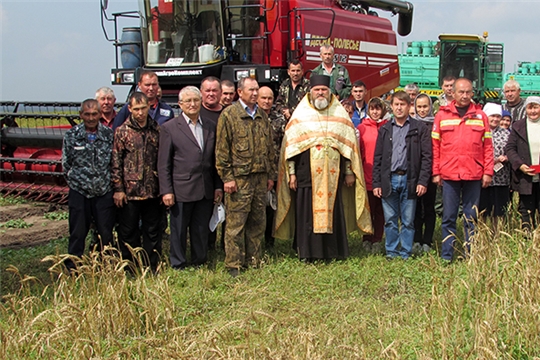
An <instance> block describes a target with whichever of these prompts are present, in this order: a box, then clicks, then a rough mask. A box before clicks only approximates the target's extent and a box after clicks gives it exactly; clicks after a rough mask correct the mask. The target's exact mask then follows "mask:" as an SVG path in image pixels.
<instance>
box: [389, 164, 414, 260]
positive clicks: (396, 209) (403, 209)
mask: <svg viewBox="0 0 540 360" xmlns="http://www.w3.org/2000/svg"><path fill="white" fill-rule="evenodd" d="M390 181H391V184H392V193H391V194H390V195H388V196H387V197H384V198H383V199H382V205H383V212H384V220H385V223H384V232H385V233H386V255H387V256H389V257H396V256H401V257H402V258H404V259H407V258H409V256H411V252H412V246H413V240H414V213H415V211H416V199H407V175H397V174H392V178H391V180H390ZM399 220H401V231H400V229H399V223H398V221H399ZM399 245H401V249H399V250H398V246H399Z"/></svg>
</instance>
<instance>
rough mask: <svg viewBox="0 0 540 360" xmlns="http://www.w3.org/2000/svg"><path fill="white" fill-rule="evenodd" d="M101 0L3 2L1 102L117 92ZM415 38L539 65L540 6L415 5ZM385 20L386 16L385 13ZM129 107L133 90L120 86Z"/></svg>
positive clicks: (115, 6)
mask: <svg viewBox="0 0 540 360" xmlns="http://www.w3.org/2000/svg"><path fill="white" fill-rule="evenodd" d="M99 1H100V0H94V1H82V0H71V1H25V0H17V1H7V0H0V48H1V59H0V67H1V69H2V71H1V74H0V83H1V84H2V87H1V89H0V100H2V101H7V100H21V101H22V100H26V101H39V100H42V101H53V100H57V101H81V100H83V99H85V98H88V97H92V96H93V94H94V91H95V90H96V89H97V88H99V87H101V86H105V85H109V86H110V69H111V68H112V67H114V59H115V58H114V46H113V45H111V44H110V43H109V42H107V41H106V40H105V37H104V35H103V32H102V30H101V24H100V16H101V15H100V7H99ZM411 2H412V3H413V5H414V7H415V13H414V22H413V31H412V33H411V34H410V35H409V36H407V37H405V38H399V39H398V43H399V50H400V51H401V49H402V47H401V43H402V42H404V41H415V40H436V39H437V36H438V34H439V33H467V34H478V35H481V34H482V33H483V32H484V31H488V32H489V39H490V40H491V41H493V42H502V43H504V45H505V63H506V71H507V72H510V71H513V70H514V66H515V64H516V63H517V61H518V60H519V61H540V45H539V42H540V40H539V36H538V33H539V31H538V23H539V18H540V0H535V1H458V0H454V1H414V0H413V1H411ZM109 4H110V5H109V9H110V12H115V11H120V10H136V8H137V4H138V2H137V1H136V0H109ZM379 13H380V15H381V16H383V14H384V12H383V11H379ZM113 89H114V90H115V92H116V93H117V98H118V99H119V100H122V101H123V100H125V96H126V94H127V88H126V87H114V88H113Z"/></svg>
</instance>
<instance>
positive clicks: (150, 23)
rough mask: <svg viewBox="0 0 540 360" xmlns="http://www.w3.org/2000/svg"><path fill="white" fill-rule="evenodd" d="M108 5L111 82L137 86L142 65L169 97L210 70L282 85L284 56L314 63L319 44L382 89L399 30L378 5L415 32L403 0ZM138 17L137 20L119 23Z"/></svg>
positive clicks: (402, 29)
mask: <svg viewBox="0 0 540 360" xmlns="http://www.w3.org/2000/svg"><path fill="white" fill-rule="evenodd" d="M107 5H108V3H107V2H106V1H105V0H102V3H101V12H102V27H103V30H104V33H105V37H106V39H107V40H109V41H110V42H112V43H113V45H114V46H115V47H116V66H115V68H113V69H112V76H111V80H112V83H113V85H130V86H132V87H133V88H134V86H135V85H136V82H137V79H138V73H139V72H140V71H141V70H142V69H145V70H153V71H154V72H155V73H156V74H157V75H158V77H159V82H160V85H161V87H162V89H163V97H164V99H165V100H168V101H171V102H175V98H176V95H177V94H178V90H179V89H181V88H182V87H183V86H186V85H195V86H198V85H200V82H201V80H202V79H203V78H205V77H207V76H215V77H217V78H220V79H228V80H231V81H235V82H236V81H238V80H239V79H240V78H242V77H246V76H249V77H252V78H254V79H256V80H257V81H258V82H259V83H260V84H265V85H268V86H271V87H272V88H274V89H277V87H278V86H279V84H280V83H281V81H283V80H284V79H285V78H286V77H287V71H286V70H287V61H290V60H294V59H297V60H300V61H301V62H302V63H303V65H304V68H305V69H306V70H309V69H312V68H314V67H315V66H317V65H318V63H320V58H319V56H318V51H319V47H320V45H322V44H331V45H333V46H334V48H335V49H336V51H335V60H336V62H338V63H343V64H344V65H346V66H347V68H348V70H349V73H351V78H352V77H354V78H355V79H360V78H363V77H367V82H368V83H369V84H368V83H366V84H367V85H368V86H370V88H372V89H373V88H378V90H376V91H378V92H379V95H380V94H382V93H384V92H386V91H389V90H390V89H391V88H392V87H391V86H390V84H391V83H395V82H397V81H398V78H399V73H398V66H397V46H396V39H395V32H394V31H393V30H392V26H391V23H390V22H389V20H387V19H383V18H379V17H378V16H377V13H376V12H375V11H374V9H382V10H385V11H389V12H392V13H393V14H395V15H399V22H398V32H399V33H400V34H401V35H407V34H408V33H410V31H411V26H412V13H413V6H412V4H411V3H409V2H406V1H401V0H370V1H360V0H321V1H317V2H313V1H307V0H288V1H281V0H221V1H219V0H212V1H206V0H199V1H190V0H140V2H139V9H138V11H128V12H120V13H113V14H110V15H109V14H108V12H107ZM136 18H138V20H139V23H138V24H136V25H133V23H131V25H130V26H128V27H123V28H122V27H121V23H122V24H123V23H124V22H125V21H126V20H131V21H132V20H133V19H136ZM107 23H112V24H113V25H112V26H111V25H108V24H107ZM111 27H114V34H113V33H112V32H111V36H109V31H108V30H107V29H108V28H111ZM120 29H121V31H120ZM120 33H121V34H120ZM368 54H371V55H373V56H372V57H371V58H370V57H369V56H368ZM370 60H371V62H370ZM381 71H382V72H381ZM381 86H382V87H381ZM396 86H397V84H396ZM379 87H380V88H379Z"/></svg>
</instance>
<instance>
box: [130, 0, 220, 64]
mask: <svg viewBox="0 0 540 360" xmlns="http://www.w3.org/2000/svg"><path fill="white" fill-rule="evenodd" d="M140 1H141V9H143V11H144V13H145V15H146V19H147V24H148V27H147V28H146V31H145V32H144V33H143V36H144V41H145V42H146V43H145V49H146V51H145V54H146V61H145V62H146V64H147V65H148V66H152V65H155V66H182V65H193V64H200V63H211V62H216V61H220V60H223V59H224V56H225V55H224V47H223V45H224V37H223V34H224V31H223V21H222V18H221V14H222V8H221V1H218V0H200V1H191V0H140Z"/></svg>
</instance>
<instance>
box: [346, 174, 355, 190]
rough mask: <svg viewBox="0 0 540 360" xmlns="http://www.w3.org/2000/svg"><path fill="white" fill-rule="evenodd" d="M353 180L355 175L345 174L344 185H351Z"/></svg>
mask: <svg viewBox="0 0 540 360" xmlns="http://www.w3.org/2000/svg"><path fill="white" fill-rule="evenodd" d="M354 180H355V177H354V175H353V174H349V175H345V185H347V187H351V186H353V185H354Z"/></svg>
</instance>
